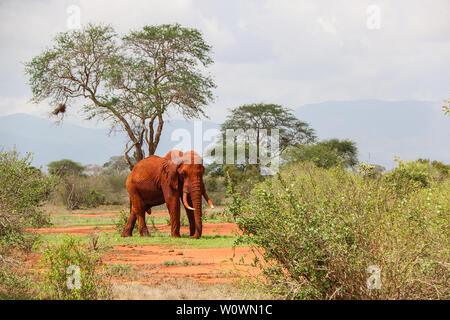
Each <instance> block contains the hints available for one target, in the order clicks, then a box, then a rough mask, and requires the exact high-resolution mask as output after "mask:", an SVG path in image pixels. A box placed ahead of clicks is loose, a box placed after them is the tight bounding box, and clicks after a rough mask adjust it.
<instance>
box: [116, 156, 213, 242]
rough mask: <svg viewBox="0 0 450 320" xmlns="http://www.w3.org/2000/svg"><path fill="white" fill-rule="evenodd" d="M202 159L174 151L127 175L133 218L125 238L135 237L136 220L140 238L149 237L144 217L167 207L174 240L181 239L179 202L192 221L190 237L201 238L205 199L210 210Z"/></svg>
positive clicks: (150, 159) (151, 158) (146, 161)
mask: <svg viewBox="0 0 450 320" xmlns="http://www.w3.org/2000/svg"><path fill="white" fill-rule="evenodd" d="M204 172H205V167H204V166H203V159H202V158H201V157H200V156H199V155H198V154H197V153H196V152H195V151H192V150H191V151H187V152H185V153H183V152H181V151H179V150H171V151H169V153H167V155H166V156H165V157H164V158H162V157H159V156H155V155H151V156H149V157H147V158H145V159H143V160H141V161H139V162H138V163H137V164H136V165H135V166H134V167H133V170H131V173H130V174H129V175H128V178H127V182H126V186H127V190H128V194H129V196H130V216H129V218H128V221H127V223H126V225H125V227H124V230H123V232H122V237H130V236H132V231H133V228H134V225H135V223H136V220H138V222H139V233H140V235H141V237H148V236H150V233H149V231H148V228H147V225H146V223H145V213H146V212H147V213H148V214H150V213H151V207H153V206H157V205H161V204H163V203H165V204H166V205H167V209H168V210H169V215H170V226H171V236H172V237H174V238H180V237H181V236H180V200H181V201H182V203H183V205H184V207H185V209H186V214H187V217H188V220H189V236H190V238H195V239H198V238H200V237H201V235H202V196H203V197H204V198H205V200H206V201H207V202H208V204H209V205H210V207H211V208H214V205H213V203H212V201H211V200H210V199H209V197H208V195H207V193H206V189H205V184H204V182H203V174H204Z"/></svg>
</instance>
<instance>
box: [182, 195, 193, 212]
mask: <svg viewBox="0 0 450 320" xmlns="http://www.w3.org/2000/svg"><path fill="white" fill-rule="evenodd" d="M183 204H184V206H185V207H186V209H189V210H195V209H194V208H191V206H190V205H189V204H188V202H187V193H186V192H183Z"/></svg>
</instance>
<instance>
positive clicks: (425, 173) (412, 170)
mask: <svg viewBox="0 0 450 320" xmlns="http://www.w3.org/2000/svg"><path fill="white" fill-rule="evenodd" d="M395 161H396V162H397V163H398V166H397V167H396V168H394V169H392V170H391V171H389V172H387V173H386V175H385V179H386V180H387V182H389V183H391V184H392V185H393V187H394V188H395V189H396V190H397V191H398V192H410V191H412V190H415V189H417V188H424V187H428V186H429V185H430V184H431V183H432V181H433V172H432V171H433V170H432V167H431V166H430V165H429V164H428V163H423V162H414V161H407V162H403V161H401V160H399V159H398V158H396V159H395Z"/></svg>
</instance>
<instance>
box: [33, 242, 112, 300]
mask: <svg viewBox="0 0 450 320" xmlns="http://www.w3.org/2000/svg"><path fill="white" fill-rule="evenodd" d="M42 264H43V267H44V269H45V270H46V271H45V272H44V274H43V276H44V279H45V281H44V283H43V285H42V294H43V298H45V299H57V300H98V299H110V298H111V288H110V285H109V284H108V283H107V282H106V281H105V274H102V273H100V272H99V270H98V269H99V268H100V267H101V265H102V264H101V260H100V256H99V255H98V253H96V252H95V251H90V250H87V249H84V248H83V247H81V245H80V243H79V241H77V240H75V239H74V238H71V237H67V238H65V239H64V240H63V242H62V243H61V244H60V245H58V246H56V247H47V248H45V249H44V252H43V254H42ZM78 270H79V277H78V275H77V272H78ZM71 277H72V278H71ZM72 280H73V281H72ZM69 284H70V285H69Z"/></svg>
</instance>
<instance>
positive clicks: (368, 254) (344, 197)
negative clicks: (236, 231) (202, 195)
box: [230, 163, 450, 299]
mask: <svg viewBox="0 0 450 320" xmlns="http://www.w3.org/2000/svg"><path fill="white" fill-rule="evenodd" d="M419 177H420V175H419ZM419 181H420V179H419ZM427 186H428V187H427V188H417V189H414V190H410V192H409V193H408V194H401V193H398V192H396V189H395V188H396V186H395V185H393V184H392V183H390V182H389V181H388V180H385V179H372V178H370V177H366V176H364V175H360V174H357V173H353V172H346V171H345V170H343V169H339V168H331V169H323V168H317V167H315V166H314V165H312V164H307V163H306V164H305V163H304V164H297V165H293V166H291V167H289V168H287V169H285V170H284V171H283V172H282V173H281V174H280V175H279V176H278V177H274V178H273V179H269V180H267V181H266V182H264V183H262V184H260V185H258V186H257V187H255V189H254V190H253V191H252V193H251V194H250V196H249V197H248V198H247V199H240V198H239V197H237V198H238V199H235V201H234V206H231V207H230V208H231V210H232V211H233V213H234V214H235V215H236V216H237V217H238V224H239V227H240V229H241V230H243V235H242V236H241V237H240V238H239V239H238V242H237V244H239V243H245V244H248V245H250V246H252V247H253V248H254V249H255V250H256V252H259V254H257V255H256V256H255V263H256V265H258V266H259V267H260V268H261V269H262V272H263V275H264V276H265V280H266V281H265V283H266V285H267V287H268V289H269V290H270V292H271V293H272V294H275V295H281V296H284V297H286V298H289V299H442V298H448V296H449V294H450V291H449V288H450V286H449V283H448V279H449V277H448V261H449V257H450V255H449V248H450V246H449V240H448V239H450V237H449V236H450V234H449V231H450V228H449V218H450V192H449V191H450V181H449V180H446V181H444V182H442V183H441V184H435V183H433V182H428V184H427ZM372 266H375V268H379V269H380V274H381V289H370V288H369V287H368V285H367V281H368V279H369V276H370V274H368V271H370V269H368V268H372Z"/></svg>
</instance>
